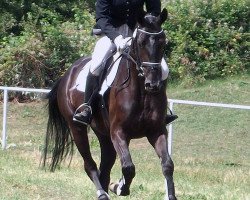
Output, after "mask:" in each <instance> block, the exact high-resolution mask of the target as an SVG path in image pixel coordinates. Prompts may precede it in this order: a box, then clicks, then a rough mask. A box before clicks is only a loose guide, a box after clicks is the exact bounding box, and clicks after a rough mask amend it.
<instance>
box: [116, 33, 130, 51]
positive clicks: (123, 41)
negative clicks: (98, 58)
mask: <svg viewBox="0 0 250 200" xmlns="http://www.w3.org/2000/svg"><path fill="white" fill-rule="evenodd" d="M130 40H131V37H126V38H123V37H122V35H119V36H117V37H116V38H115V40H114V43H115V45H116V48H117V51H120V52H121V51H122V50H123V49H125V48H126V47H127V46H129V45H130V44H131V41H130Z"/></svg>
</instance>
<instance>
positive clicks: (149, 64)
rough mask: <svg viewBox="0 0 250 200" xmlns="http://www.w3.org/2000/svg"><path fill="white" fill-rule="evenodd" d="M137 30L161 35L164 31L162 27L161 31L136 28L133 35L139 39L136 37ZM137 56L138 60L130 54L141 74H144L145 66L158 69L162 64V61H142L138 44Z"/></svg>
mask: <svg viewBox="0 0 250 200" xmlns="http://www.w3.org/2000/svg"><path fill="white" fill-rule="evenodd" d="M137 32H140V33H144V34H147V35H160V34H162V33H164V32H163V29H161V30H160V31H159V32H148V31H145V30H143V29H140V28H136V30H135V34H134V35H133V38H132V39H133V40H136V39H137V37H136V36H137ZM135 56H136V60H135V59H134V58H132V57H131V56H129V57H130V59H131V60H132V61H133V62H134V63H135V64H136V69H137V70H138V71H139V76H144V72H143V68H145V67H150V68H151V69H158V68H159V66H160V65H161V63H160V62H146V61H141V59H140V56H139V51H138V46H136V49H135Z"/></svg>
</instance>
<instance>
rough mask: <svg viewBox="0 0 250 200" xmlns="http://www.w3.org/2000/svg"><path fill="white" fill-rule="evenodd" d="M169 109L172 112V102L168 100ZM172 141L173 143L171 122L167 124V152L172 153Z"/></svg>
mask: <svg viewBox="0 0 250 200" xmlns="http://www.w3.org/2000/svg"><path fill="white" fill-rule="evenodd" d="M169 109H170V110H171V111H172V112H173V111H174V102H172V101H170V103H169ZM172 143H173V124H172V123H170V124H169V128H168V153H169V155H170V156H171V155H172Z"/></svg>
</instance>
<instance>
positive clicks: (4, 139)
mask: <svg viewBox="0 0 250 200" xmlns="http://www.w3.org/2000/svg"><path fill="white" fill-rule="evenodd" d="M0 90H3V92H4V98H3V129H2V140H1V143H2V149H3V150H4V149H6V148H7V108H8V91H18V92H27V93H28V92H33V93H48V92H49V91H50V90H48V89H33V88H20V87H4V86H0ZM168 102H169V108H170V109H171V110H172V111H173V110H174V104H186V105H196V106H210V107H220V108H234V109H244V110H250V106H246V105H235V104H222V103H209V102H199V101H187V100H177V99H168ZM168 130H169V135H168V141H169V143H168V150H169V154H170V155H171V154H172V142H173V124H170V125H169V127H168Z"/></svg>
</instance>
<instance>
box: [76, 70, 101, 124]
mask: <svg viewBox="0 0 250 200" xmlns="http://www.w3.org/2000/svg"><path fill="white" fill-rule="evenodd" d="M98 81H99V76H95V75H93V74H92V73H91V72H89V74H88V76H87V82H86V89H85V94H84V103H83V104H82V105H80V106H79V107H78V108H77V110H76V113H75V114H74V116H73V120H74V121H77V122H79V123H82V124H84V125H89V124H90V122H91V119H92V107H91V103H92V100H93V99H94V97H95V95H96V94H97V93H98ZM78 110H82V111H81V112H79V113H77V111H78Z"/></svg>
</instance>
